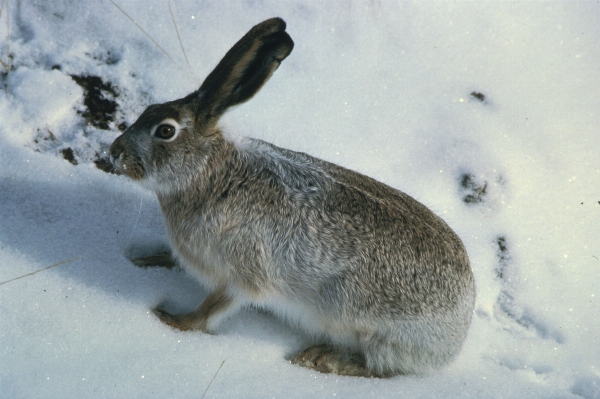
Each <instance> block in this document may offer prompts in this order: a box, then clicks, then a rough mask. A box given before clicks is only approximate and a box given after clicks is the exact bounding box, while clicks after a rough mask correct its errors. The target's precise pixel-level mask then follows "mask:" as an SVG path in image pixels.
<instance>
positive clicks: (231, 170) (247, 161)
mask: <svg viewBox="0 0 600 399" xmlns="http://www.w3.org/2000/svg"><path fill="white" fill-rule="evenodd" d="M285 27H286V25H285V22H284V21H283V20H281V19H279V18H273V19H269V20H266V21H264V22H262V23H260V24H258V25H256V26H255V27H253V28H252V29H251V30H250V31H249V32H248V33H247V34H246V35H245V36H244V37H243V38H242V39H241V40H240V41H239V42H238V43H236V44H235V45H234V47H233V48H232V49H231V50H230V51H229V52H228V53H227V54H226V55H225V57H224V58H223V59H222V60H221V62H220V63H219V64H218V65H217V67H216V68H215V70H214V71H213V72H212V73H211V74H210V75H209V76H208V77H207V78H206V80H205V81H204V83H203V84H202V86H201V87H200V89H199V90H197V91H195V92H193V93H191V94H190V95H188V96H187V97H185V98H182V99H179V100H176V101H171V102H167V103H164V104H158V105H151V106H149V107H148V108H147V109H146V110H145V111H144V113H143V114H142V115H141V116H140V117H139V119H138V120H137V121H136V122H135V123H134V124H133V125H132V126H131V127H129V128H128V129H127V130H126V131H125V132H124V133H123V134H122V135H121V136H120V137H118V138H117V139H116V140H115V142H114V143H113V144H112V146H111V148H110V156H111V161H112V162H113V164H114V166H115V168H116V169H118V170H119V171H120V172H122V173H123V174H125V175H127V176H128V177H130V178H132V179H133V180H136V181H138V182H140V183H142V184H143V185H145V186H146V187H148V188H150V189H151V190H153V191H154V192H155V193H156V195H157V197H158V201H159V203H160V206H161V209H162V212H163V215H164V218H165V221H166V226H167V232H168V237H169V240H170V243H171V247H172V252H173V256H174V257H175V258H176V259H177V260H178V262H179V263H180V264H181V265H182V267H183V268H184V269H185V270H187V271H189V272H190V273H192V274H193V275H195V276H197V277H199V279H200V280H201V281H202V282H203V283H204V284H206V285H207V286H208V287H209V288H210V290H211V293H210V294H209V295H208V296H207V298H206V299H205V300H204V301H203V302H202V304H200V306H199V307H198V308H197V309H196V310H194V311H193V312H190V313H187V314H180V315H172V314H170V313H168V312H167V311H165V310H164V309H162V308H161V307H160V306H159V307H157V308H156V309H155V313H156V315H157V316H158V317H159V318H160V320H161V321H163V322H164V323H166V324H168V325H170V326H172V327H174V328H177V329H180V330H200V331H212V330H214V329H215V328H216V327H217V325H218V323H219V320H221V319H222V318H223V317H226V316H227V315H230V314H231V313H232V312H234V311H236V310H237V309H239V308H240V307H243V306H247V305H253V306H257V307H261V308H265V309H268V310H270V311H272V312H273V313H275V314H277V315H280V316H281V317H283V318H285V319H287V320H289V321H290V322H291V323H293V324H295V325H297V326H298V327H300V328H302V329H303V330H305V331H306V332H308V333H310V334H312V335H313V336H314V337H315V339H320V340H321V342H323V344H320V345H314V346H311V347H309V348H307V349H306V350H304V351H301V352H299V353H298V354H296V355H295V356H294V357H292V359H291V361H292V362H293V363H296V364H299V365H301V366H305V367H309V368H313V369H316V370H319V371H322V372H333V373H338V374H347V375H360V376H378V377H385V376H391V375H396V374H408V373H425V372H429V371H431V370H434V369H437V368H439V367H441V366H443V365H445V364H447V363H448V362H449V361H451V360H452V359H453V358H454V357H456V355H457V354H458V353H459V351H460V348H461V346H462V344H463V341H464V340H465V337H466V335H467V330H468V328H469V324H470V322H471V317H472V313H473V308H474V298H475V286H474V280H473V275H472V271H471V268H470V265H469V259H468V256H467V253H466V251H465V248H464V246H463V244H462V242H461V240H460V239H459V237H458V236H457V235H456V234H455V233H454V232H453V231H452V230H451V229H450V227H448V225H447V224H446V223H445V222H444V221H442V220H441V219H440V218H438V217H437V216H435V215H434V214H433V213H432V212H431V211H430V210H429V209H427V208H426V207H425V206H424V205H422V204H421V203H419V202H417V201H416V200H414V199H413V198H411V197H410V196H408V195H406V194H404V193H402V192H400V191H398V190H395V189H393V188H391V187H389V186H387V185H385V184H383V183H380V182H377V181H375V180H373V179H371V178H369V177H367V176H364V175H361V174H359V173H357V172H353V171H351V170H348V169H345V168H343V167H340V166H337V165H334V164H332V163H329V162H326V161H323V160H320V159H317V158H314V157H311V156H309V155H306V154H303V153H299V152H294V151H290V150H286V149H282V148H279V147H276V146H274V145H272V144H269V143H266V142H264V141H261V140H256V139H250V138H245V139H240V140H237V141H234V140H231V139H229V138H228V136H227V135H224V134H223V132H222V131H221V130H220V129H219V128H218V126H217V122H218V119H219V117H220V116H221V115H222V114H223V113H224V112H225V111H226V110H227V109H228V108H229V107H231V106H234V105H237V104H240V103H242V102H244V101H246V100H248V99H249V98H251V97H252V96H253V95H254V94H255V93H256V92H257V91H258V90H259V89H260V87H261V86H262V85H263V84H264V83H265V82H266V81H267V80H268V79H269V78H270V76H271V74H272V73H273V72H274V71H275V70H276V69H277V68H278V66H279V64H280V63H281V62H282V61H283V59H285V58H286V57H287V56H288V55H289V54H290V52H291V51H292V49H293V45H294V44H293V41H292V39H291V38H290V37H289V35H288V34H287V33H286V32H285Z"/></svg>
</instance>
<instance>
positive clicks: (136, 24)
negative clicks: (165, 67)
mask: <svg viewBox="0 0 600 399" xmlns="http://www.w3.org/2000/svg"><path fill="white" fill-rule="evenodd" d="M110 2H111V3H113V5H114V6H115V7H117V8H118V9H119V11H121V12H122V13H123V15H125V16H126V17H127V18H129V20H130V21H131V22H133V24H134V25H135V26H137V27H138V29H139V30H141V31H142V33H144V35H146V37H147V38H148V39H150V40H151V41H152V43H154V45H155V46H156V47H158V48H159V50H160V51H162V52H163V54H164V55H166V56H167V57H169V59H170V60H171V61H173V63H174V64H176V65H177V63H176V62H175V60H174V59H173V58H171V56H170V55H169V53H167V52H166V51H165V49H163V48H162V47H161V46H160V44H158V43H157V42H156V40H154V39H153V38H152V36H150V34H149V33H148V32H146V31H145V30H144V28H142V27H141V26H140V25H139V24H138V23H137V22H135V20H134V19H133V18H131V17H130V16H129V14H127V13H126V12H125V10H123V9H122V8H121V7H119V5H118V4H117V3H115V2H114V0H110Z"/></svg>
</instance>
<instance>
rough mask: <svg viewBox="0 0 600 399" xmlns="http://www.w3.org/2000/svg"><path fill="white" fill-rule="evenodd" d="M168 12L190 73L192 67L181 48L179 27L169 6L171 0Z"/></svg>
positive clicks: (182, 49) (183, 49)
mask: <svg viewBox="0 0 600 399" xmlns="http://www.w3.org/2000/svg"><path fill="white" fill-rule="evenodd" d="M169 12H170V13H171V21H173V26H175V32H177V39H179V46H181V51H182V52H183V56H184V57H185V62H186V64H187V66H188V68H190V71H192V73H193V72H194V71H193V70H192V67H191V65H190V61H189V60H188V57H187V54H186V53H185V48H183V42H182V41H181V36H179V29H178V28H177V23H176V22H175V17H174V16H173V9H172V8H171V0H169Z"/></svg>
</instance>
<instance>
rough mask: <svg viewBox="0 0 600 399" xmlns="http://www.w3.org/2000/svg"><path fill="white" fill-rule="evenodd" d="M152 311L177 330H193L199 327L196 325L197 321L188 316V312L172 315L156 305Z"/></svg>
mask: <svg viewBox="0 0 600 399" xmlns="http://www.w3.org/2000/svg"><path fill="white" fill-rule="evenodd" d="M152 312H153V313H154V314H155V315H156V317H158V319H159V320H160V321H161V322H163V323H164V324H166V325H168V326H169V327H173V328H174V329H176V330H180V331H192V330H196V329H197V328H195V326H194V324H195V323H194V322H193V320H190V318H189V317H187V316H188V315H187V314H180V315H172V314H171V313H169V312H167V311H166V310H164V309H163V308H162V307H160V306H157V307H155V308H154V309H153V310H152Z"/></svg>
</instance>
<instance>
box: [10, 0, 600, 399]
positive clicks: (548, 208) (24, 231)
mask: <svg viewBox="0 0 600 399" xmlns="http://www.w3.org/2000/svg"><path fill="white" fill-rule="evenodd" d="M115 1H116V0H115ZM1 4H2V5H3V8H2V12H1V15H0V37H1V38H2V39H1V40H2V41H1V42H0V60H1V61H2V64H3V65H2V66H1V67H0V73H1V74H0V85H1V87H0V284H1V285H0V397H2V398H37V397H40V398H42V397H43V398H82V397H102V398H124V397H143V398H152V397H156V398H165V397H169V398H187V397H194V398H199V397H202V395H203V394H204V392H205V390H206V389H207V387H209V384H210V382H211V380H213V378H214V381H213V382H212V384H211V385H210V387H209V389H208V391H207V392H206V395H205V397H206V398H236V397H239V398H267V397H274V398H275V397H276V398H306V397H314V398H321V397H336V398H365V397H376V398H392V397H406V398H419V397H423V398H431V397H436V398H459V397H460V398H523V397H527V398H586V399H592V398H596V399H597V398H600V328H599V327H600V312H599V310H600V304H599V299H600V277H599V276H600V273H599V272H600V239H599V237H600V223H599V220H600V192H599V190H600V162H599V159H600V156H599V154H600V138H599V135H598V126H600V111H599V109H600V96H599V94H598V93H600V68H599V65H600V23H599V19H600V5H599V4H598V3H597V2H589V3H573V2H568V3H567V2H551V3H542V2H522V3H519V2H517V3H503V2H502V3H496V2H494V3H449V2H443V3H436V2H428V3H399V2H386V1H371V2H368V3H367V2H344V3H342V2H316V1H315V2H312V1H309V2H306V1H293V0H290V1H285V2H284V1H274V0H263V1H227V2H216V1H215V2H208V1H200V0H198V1H183V0H173V1H171V3H168V2H165V1H157V0H155V1H141V0H139V1H124V0H121V1H119V6H120V7H121V8H122V9H123V10H124V11H125V12H126V13H127V14H129V15H130V16H131V18H133V19H134V20H135V21H136V23H137V24H138V25H139V26H140V27H142V28H143V29H144V30H145V31H146V32H148V34H149V35H150V36H151V37H152V38H153V39H154V40H155V41H156V43H158V45H159V46H160V47H161V48H162V49H164V52H165V53H167V54H168V55H166V54H165V53H163V51H161V49H160V48H159V47H158V46H157V45H156V44H154V43H153V42H152V40H151V39H149V38H148V37H147V36H146V35H144V33H143V32H142V31H141V30H140V29H139V28H138V27H137V26H136V25H135V24H134V23H133V22H132V21H131V20H129V19H128V18H127V17H126V16H125V15H124V13H123V12H121V11H120V10H119V9H118V8H117V7H116V6H115V5H114V4H113V3H111V2H110V1H108V0H102V1H95V2H85V1H73V0H53V1H52V2H49V1H45V0H30V1H15V0H8V1H3V2H2V3H1ZM169 4H170V5H171V8H172V12H173V16H174V20H175V21H176V23H177V29H178V31H179V34H180V36H181V41H182V43H183V48H184V49H185V52H186V55H187V58H188V60H189V66H188V64H187V62H186V59H185V56H184V53H183V52H182V50H181V46H180V44H179V40H178V36H177V30H176V29H175V27H174V24H173V21H172V19H171V12H170V11H169ZM272 16H281V17H283V18H284V19H285V20H286V21H287V23H288V32H289V33H290V35H291V36H292V38H293V39H294V40H295V43H296V46H295V48H294V51H293V52H292V54H291V55H290V57H289V58H288V59H286V60H285V61H284V62H283V64H282V65H281V67H280V68H279V70H278V71H277V72H276V73H275V75H274V76H273V78H272V79H271V80H270V81H269V82H268V84H267V85H266V86H265V87H264V89H263V90H262V92H261V93H260V94H259V95H257V96H256V97H255V98H254V99H252V100H251V101H250V102H249V103H247V104H244V105H242V106H240V107H239V108H237V109H235V110H233V111H232V112H230V113H228V114H227V115H226V116H225V118H224V120H223V125H224V126H225V127H226V128H227V129H229V130H232V131H234V132H236V133H237V134H240V135H247V136H253V137H257V138H261V139H265V140H267V141H270V142H273V143H275V144H277V145H280V146H283V147H287V148H291V149H294V150H300V151H304V152H308V153H310V154H312V155H315V156H318V157H321V158H324V159H327V160H329V161H332V162H335V163H338V164H341V165H344V166H346V167H349V168H352V169H355V170H358V171H360V172H363V173H365V174H367V175H370V176H373V177H375V178H377V179H379V180H381V181H384V182H386V183H387V184H390V185H391V186H393V187H396V188H399V189H401V190H403V191H405V192H407V193H409V194H410V195H412V196H414V197H415V198H417V199H418V200H420V201H421V202H423V203H424V204H426V205H427V206H429V207H430V208H431V209H432V210H433V211H434V212H436V213H437V214H438V215H440V216H442V217H443V218H444V219H445V220H446V221H447V222H448V223H449V224H450V226H452V227H453V228H454V229H455V230H456V231H457V233H458V234H459V235H460V237H461V238H462V239H463V241H464V243H465V245H466V247H467V249H468V251H469V254H470V257H471V260H472V266H473V270H474V273H475V276H476V280H477V287H478V296H477V304H476V310H475V315H474V318H473V324H472V328H471V330H470V334H469V337H468V339H467V341H466V343H465V347H464V349H463V351H462V353H461V355H460V357H459V358H458V359H457V361H456V362H454V363H453V364H451V365H450V366H449V367H447V368H446V369H444V370H442V371H440V372H437V373H434V374H432V375H427V376H399V377H395V378H390V379H365V378H351V377H339V376H335V375H324V374H319V373H318V372H315V371H310V370H306V369H303V368H300V367H296V366H293V365H291V364H290V363H289V362H288V361H287V360H286V359H287V358H289V357H290V356H291V355H292V354H293V353H294V352H295V351H297V350H300V349H302V348H303V346H304V345H306V344H307V342H308V341H307V340H308V338H307V337H306V336H304V335H303V334H302V333H301V332H299V331H297V330H295V329H293V328H291V327H289V326H288V325H286V324H285V323H283V322H282V321H280V320H278V319H276V318H275V317H274V316H272V315H270V314H267V313H263V312H260V311H257V310H253V309H248V310H245V311H243V312H241V313H239V314H237V315H235V316H233V317H231V318H230V319H228V320H226V321H225V322H224V323H223V325H221V327H220V328H219V331H218V334H217V335H205V334H201V333H181V332H176V331H174V330H172V329H170V328H168V327H166V326H164V325H162V324H161V323H160V322H159V321H158V320H157V319H156V318H155V317H154V316H153V315H152V314H151V313H149V309H151V308H152V307H153V306H155V305H156V304H158V303H159V302H161V301H162V300H168V301H170V302H173V303H174V304H177V306H179V307H180V308H181V309H182V310H183V309H192V308H193V307H195V306H196V305H197V304H198V303H199V302H200V301H201V300H202V298H203V297H204V296H205V295H206V292H205V291H204V290H203V289H202V288H201V286H200V285H199V284H198V282H196V281H194V280H193V279H191V278H190V277H188V276H186V275H185V274H183V273H181V272H179V271H175V270H163V269H139V268H136V267H135V266H133V265H132V264H131V263H130V262H129V260H128V257H130V256H132V255H133V254H136V253H146V252H148V253H149V252H151V251H153V250H154V249H155V248H156V247H160V246H164V245H165V244H166V238H165V233H164V226H163V223H162V218H161V215H160V210H159V208H158V206H157V202H156V200H155V198H154V197H153V195H152V194H151V193H150V192H147V191H145V190H143V189H142V188H141V187H139V186H137V185H136V184H134V183H133V182H131V181H129V180H128V179H127V178H125V177H123V176H116V175H111V174H107V173H104V172H102V171H100V170H99V169H98V168H96V166H95V164H94V162H93V161H95V160H97V159H98V158H102V157H104V156H105V155H106V154H105V153H104V152H103V151H106V149H107V148H108V146H109V145H110V143H111V142H112V140H114V138H116V137H117V136H118V135H119V134H120V133H119V131H118V129H117V127H118V125H119V124H122V123H124V124H125V125H127V124H131V123H132V122H133V121H135V119H136V118H137V116H138V115H139V114H140V113H141V111H142V110H143V109H144V108H145V107H146V106H147V105H149V104H151V103H155V102H163V101H167V100H172V99H176V98H179V97H181V96H183V95H185V94H187V93H189V92H190V91H192V90H194V89H195V88H197V87H198V86H199V84H200V83H201V81H202V77H204V76H206V75H207V73H208V72H210V70H211V69H212V68H213V67H214V66H215V65H216V63H217V62H218V61H219V60H220V58H221V56H223V55H224V54H225V52H226V51H227V50H228V49H229V47H230V46H231V45H232V44H233V43H234V42H235V41H236V40H237V39H239V38H240V37H241V36H242V35H243V34H244V33H245V32H246V31H247V30H248V29H249V28H250V27H251V26H253V25H254V24H256V23H258V22H260V21H262V20H264V19H266V18H269V17H272ZM5 67H6V68H5ZM71 75H73V76H97V77H99V78H101V80H102V82H103V83H104V84H110V89H107V88H106V87H107V86H105V88H104V91H103V93H104V94H103V95H104V96H105V97H106V98H109V99H112V100H114V101H115V102H116V104H117V105H118V108H117V110H116V112H115V113H114V116H115V120H114V121H111V122H109V127H110V129H109V130H106V129H101V128H98V127H96V126H94V125H92V124H90V123H88V122H86V119H85V118H84V116H85V115H86V109H87V108H86V107H87V105H86V103H85V96H86V92H85V90H84V89H83V88H82V86H81V85H79V84H78V83H77V82H76V81H75V79H73V78H71ZM110 90H113V91H114V93H116V94H117V95H118V97H116V98H115V96H114V95H113V94H111V93H110ZM471 93H480V94H482V95H483V101H482V100H481V99H478V98H477V97H480V98H481V96H479V95H477V94H476V95H472V94H471ZM69 149H70V150H69ZM69 151H70V154H71V156H70V158H71V159H72V161H73V162H77V163H78V165H76V166H74V165H72V164H71V163H70V162H68V161H67V160H65V158H69V156H68V155H69ZM61 262H65V263H63V264H60V263H61ZM57 264H60V265H59V266H55V267H53V268H50V269H47V270H43V271H40V272H39V273H36V274H31V275H28V274H30V273H33V272H36V271H39V270H42V269H44V268H47V267H48V266H52V265H57ZM20 276H25V277H23V278H19V279H16V280H14V279H15V278H18V277H20ZM223 362H224V363H223ZM221 365H222V367H221V368H220V369H219V367H220V366H221Z"/></svg>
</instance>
